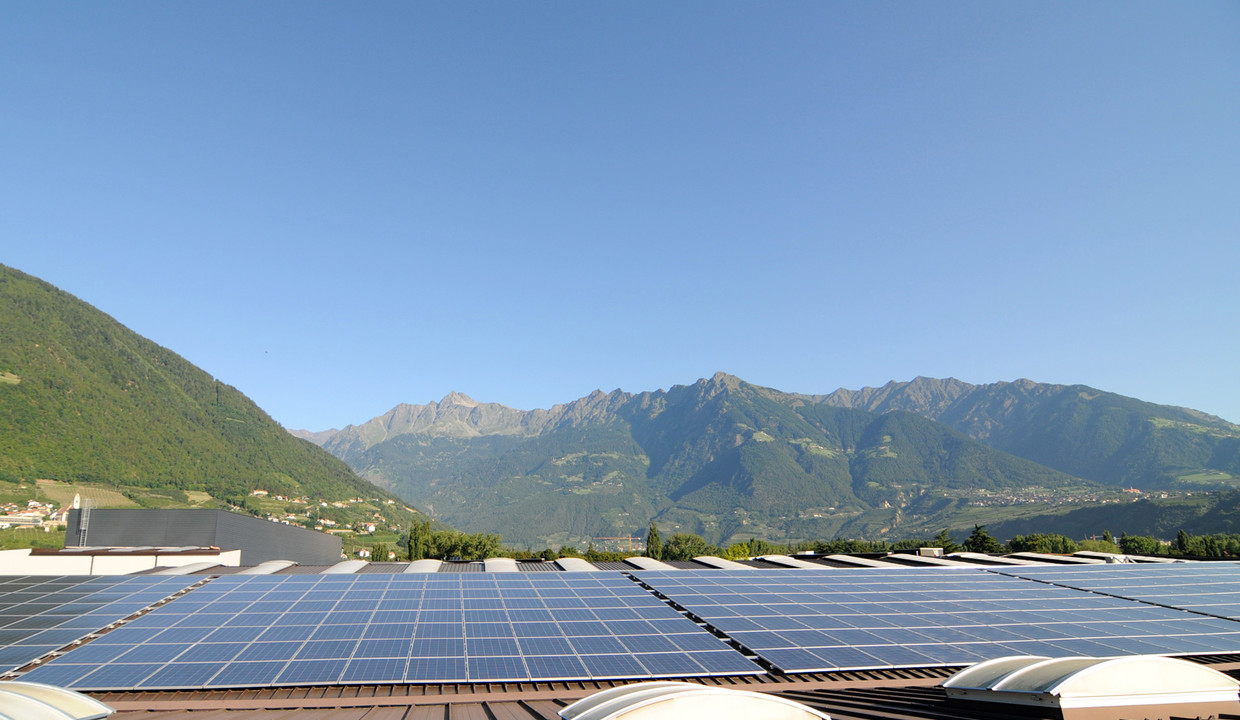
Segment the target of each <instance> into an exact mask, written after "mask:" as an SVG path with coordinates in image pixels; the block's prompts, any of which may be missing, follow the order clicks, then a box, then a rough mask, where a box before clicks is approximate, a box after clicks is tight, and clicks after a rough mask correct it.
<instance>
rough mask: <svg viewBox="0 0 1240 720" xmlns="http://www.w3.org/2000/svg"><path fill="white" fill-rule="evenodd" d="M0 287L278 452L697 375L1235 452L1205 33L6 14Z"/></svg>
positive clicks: (600, 16)
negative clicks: (329, 431)
mask: <svg viewBox="0 0 1240 720" xmlns="http://www.w3.org/2000/svg"><path fill="white" fill-rule="evenodd" d="M0 263H4V264H6V265H9V266H12V267H15V268H17V269H19V270H22V271H24V272H27V273H30V274H32V275H36V276H38V277H40V278H42V279H44V280H47V281H48V282H51V283H53V284H54V285H56V286H58V287H60V288H62V289H64V290H66V291H68V292H70V293H72V294H74V295H76V296H78V297H80V298H82V299H83V300H85V301H87V302H89V303H91V304H93V305H95V306H96V307H98V308H100V309H101V310H103V311H105V312H107V313H108V314H110V315H112V316H113V317H115V318H116V319H118V320H119V321H121V322H122V323H124V324H126V325H127V326H129V327H130V328H132V329H134V330H135V331H137V332H139V333H141V334H142V335H145V336H146V337H149V338H151V339H152V340H154V341H156V342H158V343H160V344H161V345H165V346H167V347H169V348H171V349H173V350H175V351H176V352H178V353H180V354H181V355H183V356H184V357H186V358H187V359H188V360H190V361H191V362H193V363H195V364H196V365H198V366H199V367H201V368H203V369H204V370H206V371H207V372H209V373H211V374H213V375H215V376H216V377H218V378H220V379H221V380H223V381H224V382H227V383H229V384H232V385H235V386H237V387H238V388H240V389H241V390H242V391H243V392H245V393H246V394H247V395H249V396H250V397H251V398H253V399H254V400H255V401H256V402H257V403H258V404H259V405H260V406H262V407H263V408H264V409H265V410H267V411H268V412H269V413H271V415H272V416H273V417H274V418H275V419H276V420H278V421H280V422H281V423H283V424H284V425H285V426H286V427H290V428H308V429H315V430H318V429H325V428H327V427H332V426H335V427H341V426H343V425H345V424H348V423H358V422H362V421H365V420H366V419H368V418H370V417H372V416H374V415H377V414H380V413H382V412H385V411H386V410H388V409H390V408H391V407H392V406H394V405H395V404H397V403H400V402H411V403H425V402H428V401H431V400H436V399H438V398H440V397H442V396H443V395H445V394H447V393H448V392H449V391H453V390H455V391H460V392H464V393H467V394H469V395H471V396H473V397H474V398H476V399H479V400H484V401H492V402H501V403H505V404H508V405H512V406H514V407H519V408H523V409H531V408H535V407H549V406H550V405H552V404H555V403H559V402H568V401H571V400H573V399H575V398H577V397H580V396H582V395H585V394H587V393H589V392H590V391H592V390H594V389H596V388H599V389H603V390H611V389H614V388H622V389H624V390H628V391H642V390H654V389H658V388H666V387H670V386H671V385H674V384H685V383H691V382H693V381H694V380H696V379H697V378H699V377H703V376H709V375H711V374H712V373H714V372H715V371H717V370H723V371H726V372H729V373H732V374H735V375H739V376H740V377H742V378H744V379H746V380H749V381H750V382H754V383H758V384H762V385H768V386H772V387H777V388H779V389H782V390H788V391H794V392H805V393H823V392H830V391H831V390H834V389H836V388H838V387H849V388H858V387H861V386H865V385H881V384H883V383H885V382H887V381H888V380H892V379H895V380H909V379H912V378H913V377H915V376H917V375H927V376H932V377H946V376H953V377H957V378H960V379H962V380H965V381H968V382H973V383H983V382H994V381H1000V380H1014V379H1017V378H1021V377H1027V378H1031V379H1034V380H1038V381H1042V382H1058V383H1085V384H1088V385H1092V386H1095V387H1098V388H1102V389H1104V390H1110V391H1114V392H1119V393H1123V394H1126V395H1133V396H1136V397H1140V398H1142V399H1145V400H1150V401H1153V402H1160V403H1167V404H1175V405H1185V406H1189V407H1194V408H1197V409H1200V410H1204V411H1206V412H1210V413H1214V414H1217V415H1221V416H1223V417H1224V418H1226V419H1229V420H1231V421H1233V422H1240V389H1238V388H1240V385H1238V384H1237V382H1236V370H1235V369H1236V367H1237V363H1238V362H1240V332H1237V329H1238V326H1240V320H1238V318H1240V287H1238V283H1237V281H1238V278H1240V275H1238V273H1237V269H1238V268H1240V5H1237V4H1235V3H1226V2H1194V3H1170V2H1166V3H1146V2H1091V3H1068V2H1062V3H1060V2H1038V3H1024V2H1010V3H982V2H977V3H953V4H946V3H887V2H870V3H826V2H813V3H803V2H779V3H734V2H723V3H719V2H679V3H613V4H597V3H566V2H565V3H543V2H529V3H508V2H493V3H472V2H464V3H404V2H371V3H362V4H345V3H318V2H254V3H164V2H126V3H5V4H3V5H0Z"/></svg>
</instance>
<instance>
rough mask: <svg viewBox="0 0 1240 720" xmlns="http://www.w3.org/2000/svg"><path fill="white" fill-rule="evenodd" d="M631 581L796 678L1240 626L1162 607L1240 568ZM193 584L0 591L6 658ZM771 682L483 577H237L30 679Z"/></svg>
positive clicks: (552, 591) (607, 587)
mask: <svg viewBox="0 0 1240 720" xmlns="http://www.w3.org/2000/svg"><path fill="white" fill-rule="evenodd" d="M634 574H635V575H636V576H638V577H639V578H640V579H641V580H642V581H643V582H644V583H646V584H648V585H649V586H650V587H653V588H655V589H657V590H658V592H660V593H661V594H663V595H665V596H666V597H668V598H670V599H672V600H674V601H675V602H676V603H677V604H678V605H680V606H683V607H686V608H688V609H689V610H690V611H692V612H693V613H694V614H695V615H696V616H698V617H700V618H702V619H703V620H704V621H706V622H708V623H709V624H710V625H711V626H712V627H713V628H714V629H715V630H717V631H719V632H724V633H727V634H728V635H729V636H730V637H731V638H732V639H734V640H735V641H737V642H738V643H740V644H742V645H743V646H745V647H746V648H748V649H750V650H752V651H753V652H754V653H755V654H757V655H758V656H760V657H761V658H762V659H763V660H765V661H766V662H767V663H769V664H770V665H771V666H773V667H775V668H778V669H781V670H784V671H787V672H807V671H823V670H837V669H863V668H881V667H900V666H926V665H956V664H965V663H970V662H974V661H977V660H981V659H986V658H991V657H997V656H1000V655H1009V654H1046V655H1077V654H1081V655H1103V656H1106V655H1122V654H1135V653H1158V654H1192V653H1218V652H1240V624H1238V623H1235V622H1233V621H1229V620H1224V619H1220V618H1212V617H1207V616H1204V615H1201V614H1196V613H1190V612H1184V611H1181V610H1176V609H1172V608H1169V607H1159V606H1157V605H1151V604H1148V603H1151V602H1153V603H1159V604H1161V605H1170V606H1183V607H1190V608H1192V609H1196V610H1199V611H1201V612H1209V611H1210V609H1214V610H1215V611H1216V612H1218V613H1219V614H1222V612H1221V610H1220V608H1224V607H1226V605H1227V603H1229V602H1231V601H1232V600H1234V599H1235V598H1234V597H1233V595H1234V594H1235V593H1236V592H1238V591H1240V585H1238V584H1240V565H1234V564H1226V565H1222V564H1220V565H1204V564H1202V565H1178V566H1107V567H1097V566H1095V567H1080V568H1078V567H1067V568H1020V569H1009V568H1003V569H987V570H972V569H954V570H946V571H945V570H941V569H913V568H904V569H894V570H886V569H873V570H864V569H848V570H831V569H823V570H789V569H782V570H769V571H768V570H745V571H728V570H716V571H693V572H683V571H640V572H636V573H634ZM1026 577H1028V578H1030V579H1026ZM1031 579H1036V580H1038V581H1039V582H1031ZM190 582H191V581H189V580H186V579H184V578H156V577H149V576H148V577H110V578H7V579H0V656H2V653H4V652H12V656H11V657H12V662H13V663H14V665H12V667H16V666H20V665H24V664H26V663H28V662H29V661H30V660H32V659H34V658H35V657H38V656H41V655H43V654H45V653H46V652H47V651H48V650H50V649H54V648H57V647H61V646H63V645H64V644H66V643H67V642H70V641H72V640H75V639H77V638H78V637H80V636H82V635H85V634H88V633H90V632H93V631H94V630H96V629H98V628H100V627H102V626H104V625H107V624H109V623H111V622H114V621H115V620H118V619H120V618H122V617H125V616H128V615H130V614H132V613H133V612H135V611H136V610H138V609H141V608H142V607H146V606H147V605H148V604H150V603H153V602H156V601H158V600H160V599H163V598H164V597H166V596H167V595H169V594H171V593H173V592H176V591H177V590H180V589H182V588H184V587H187V586H188V584H190ZM1076 588H1079V589H1076ZM1081 590H1095V591H1096V592H1082V591H1081ZM1099 592H1101V593H1107V594H1108V595H1111V596H1110V597H1108V596H1107V595H1102V594H1097V593H1099ZM1124 598H1135V599H1139V600H1144V601H1145V602H1136V601H1134V600H1132V599H1124ZM1202 608H1204V610H1202ZM52 632H55V633H60V634H57V635H54V636H53V635H51V634H49V633H52ZM70 635H72V637H70ZM62 639H64V641H63V642H62V641H61V640H62ZM758 672H761V669H760V668H759V667H758V666H757V665H755V664H753V663H752V662H750V661H749V660H748V659H746V658H745V656H743V655H741V654H740V653H737V652H735V651H734V650H731V649H730V648H729V647H728V646H727V645H726V644H724V643H723V642H721V641H720V640H719V639H718V638H716V637H714V636H713V635H711V634H710V633H708V632H705V631H703V630H702V629H701V628H700V627H698V626H697V625H696V624H694V623H692V622H690V621H689V620H687V619H686V618H684V617H683V616H682V615H681V614H680V613H678V612H676V611H675V610H673V609H672V608H671V607H669V606H668V605H667V604H666V603H664V602H663V601H661V600H659V599H657V598H656V597H655V596H654V595H652V594H651V593H649V592H648V591H646V590H645V589H643V588H641V587H640V586H638V585H637V584H636V583H634V582H632V581H631V580H630V579H629V578H628V577H626V576H624V575H622V574H619V573H555V574H549V573H548V574H543V573H539V574H536V575H524V574H511V573H496V574H485V573H478V574H453V575H377V574H367V575H352V576H350V575H291V576H225V577H222V578H218V579H216V580H213V581H211V582H210V583H208V584H206V585H205V586H203V587H200V588H197V589H195V590H194V591H193V592H191V593H188V594H186V595H184V596H182V597H181V598H179V599H177V600H175V601H174V602H171V603H168V604H167V605H165V606H163V607H161V608H159V609H157V610H155V611H153V612H151V613H148V614H146V615H144V616H143V617H141V618H139V619H137V620H135V621H133V622H131V623H128V624H126V625H125V626H123V627H121V628H119V629H117V630H114V631H112V632H109V633H106V634H104V635H102V636H100V637H99V638H97V639H95V640H94V641H92V642H90V643H89V644H87V645H84V646H82V647H80V648H78V649H75V650H73V651H71V652H69V653H67V654H65V655H64V656H62V657H60V658H58V659H56V660H54V661H53V662H51V663H49V664H47V665H46V666H43V667H41V668H39V669H37V670H35V671H32V672H30V673H27V675H26V676H25V677H26V679H29V680H33V681H41V682H49V683H53V684H57V685H64V686H69V687H74V688H76V689H88V690H109V689H130V688H143V689H146V688H150V689H156V688H195V687H245V686H264V685H304V684H345V683H387V682H438V681H443V682H467V681H477V680H486V681H492V680H558V679H564V680H568V679H603V678H608V679H610V678H650V677H676V676H693V675H711V674H754V673H758Z"/></svg>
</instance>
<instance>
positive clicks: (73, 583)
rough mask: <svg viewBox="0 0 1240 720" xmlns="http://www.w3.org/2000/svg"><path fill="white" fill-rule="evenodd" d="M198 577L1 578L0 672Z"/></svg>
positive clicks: (22, 663)
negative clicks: (190, 578)
mask: <svg viewBox="0 0 1240 720" xmlns="http://www.w3.org/2000/svg"><path fill="white" fill-rule="evenodd" d="M199 580H200V578H195V579H193V580H189V579H186V578H183V577H166V578H138V577H125V576H116V577H89V576H83V577H3V578H0V672H3V671H9V670H14V669H16V668H19V667H22V666H23V665H26V664H28V663H30V662H32V661H34V660H36V659H38V658H40V657H42V656H43V655H46V654H47V653H49V652H52V651H53V650H57V649H59V648H62V647H64V646H65V645H68V644H70V643H73V642H76V641H77V640H80V639H82V638H83V637H85V636H87V635H89V634H91V633H93V632H95V631H97V630H99V629H100V628H103V627H106V626H107V625H110V624H112V623H114V622H116V621H118V620H122V619H124V618H126V617H128V616H130V615H132V614H134V613H136V612H138V611H139V610H142V609H143V608H145V607H147V606H149V605H152V604H154V603H157V602H159V601H160V600H163V599H164V598H166V597H168V596H169V595H172V594H174V593H176V592H179V591H181V590H183V589H185V588H187V587H189V586H190V585H192V584H194V583H195V582H198V581H199Z"/></svg>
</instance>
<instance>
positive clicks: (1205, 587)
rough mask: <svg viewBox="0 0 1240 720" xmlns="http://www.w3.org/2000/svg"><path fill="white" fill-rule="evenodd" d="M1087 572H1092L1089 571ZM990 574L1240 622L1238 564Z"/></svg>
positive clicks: (1122, 565)
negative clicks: (1165, 606)
mask: <svg viewBox="0 0 1240 720" xmlns="http://www.w3.org/2000/svg"><path fill="white" fill-rule="evenodd" d="M1091 570H1092V572H1089V571H1091ZM993 572H998V573H1002V574H1004V575H1009V576H1012V577H1021V578H1026V579H1030V580H1037V581H1040V582H1045V583H1053V584H1055V585H1060V586H1063V587H1071V588H1076V589H1080V590H1089V591H1091V592H1097V593H1105V594H1108V595H1114V596H1117V597H1122V598H1129V599H1132V600H1139V601H1142V602H1148V603H1155V604H1159V605H1167V606H1170V607H1177V608H1182V609H1185V610H1192V611H1195V612H1201V613H1207V614H1210V615H1216V616H1219V617H1226V618H1231V619H1240V564H1237V563H1232V562H1217V563H1215V562H1210V563H1175V564H1165V565H1146V564H1127V563H1120V564H1115V565H1107V566H1105V567H1101V568H1099V567H1097V566H1084V567H1082V566H1067V567H1028V568H1024V567H1022V568H1012V569H1009V568H1006V567H1005V568H1003V569H1001V570H1000V569H995V570H993Z"/></svg>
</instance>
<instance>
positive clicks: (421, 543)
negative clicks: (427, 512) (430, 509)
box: [405, 519, 431, 561]
mask: <svg viewBox="0 0 1240 720" xmlns="http://www.w3.org/2000/svg"><path fill="white" fill-rule="evenodd" d="M430 539H431V521H430V520H425V519H423V520H414V521H413V524H412V525H411V526H410V528H409V539H408V540H407V541H406V544H405V554H406V555H408V556H409V560H410V561H413V560H421V559H423V558H425V557H428V554H429V553H430Z"/></svg>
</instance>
